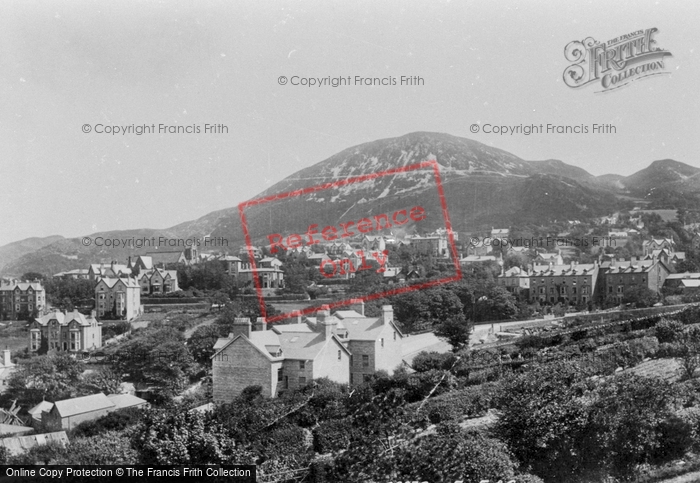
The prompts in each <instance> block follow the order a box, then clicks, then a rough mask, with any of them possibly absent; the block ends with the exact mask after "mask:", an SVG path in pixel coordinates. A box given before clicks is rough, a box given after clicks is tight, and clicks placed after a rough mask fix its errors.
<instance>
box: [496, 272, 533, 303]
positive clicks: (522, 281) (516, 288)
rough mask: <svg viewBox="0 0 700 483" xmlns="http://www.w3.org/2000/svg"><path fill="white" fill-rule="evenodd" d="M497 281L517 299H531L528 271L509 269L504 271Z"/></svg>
mask: <svg viewBox="0 0 700 483" xmlns="http://www.w3.org/2000/svg"><path fill="white" fill-rule="evenodd" d="M496 281H497V283H498V285H500V286H502V287H505V289H506V290H508V291H509V292H510V293H512V294H513V295H515V296H516V297H521V296H522V297H525V298H526V299H527V298H529V292H530V274H529V272H528V271H527V270H524V269H522V268H520V267H512V268H509V269H508V270H504V271H502V272H501V274H500V275H499V276H498V278H497V279H496Z"/></svg>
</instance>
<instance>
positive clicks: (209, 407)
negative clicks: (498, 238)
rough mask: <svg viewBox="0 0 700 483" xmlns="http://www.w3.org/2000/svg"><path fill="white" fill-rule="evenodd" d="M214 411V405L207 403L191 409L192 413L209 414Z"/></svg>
mask: <svg viewBox="0 0 700 483" xmlns="http://www.w3.org/2000/svg"><path fill="white" fill-rule="evenodd" d="M213 410H214V403H206V404H202V405H201V406H197V407H196V408H192V409H190V412H191V413H208V412H210V411H213Z"/></svg>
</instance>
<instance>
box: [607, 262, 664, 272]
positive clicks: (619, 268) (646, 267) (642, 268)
mask: <svg viewBox="0 0 700 483" xmlns="http://www.w3.org/2000/svg"><path fill="white" fill-rule="evenodd" d="M655 264H656V262H655V261H654V260H643V261H638V262H624V264H623V263H620V264H619V265H614V266H611V267H610V268H608V272H607V274H608V275H621V274H625V273H647V272H648V271H650V270H651V269H652V268H653V267H654V265H655Z"/></svg>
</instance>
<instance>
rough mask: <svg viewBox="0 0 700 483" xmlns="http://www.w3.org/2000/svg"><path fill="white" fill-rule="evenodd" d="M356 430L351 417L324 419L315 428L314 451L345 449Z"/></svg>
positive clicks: (323, 452) (328, 451) (325, 451)
mask: <svg viewBox="0 0 700 483" xmlns="http://www.w3.org/2000/svg"><path fill="white" fill-rule="evenodd" d="M353 431H355V429H354V428H353V426H352V424H351V422H350V420H349V419H335V420H330V421H324V422H323V423H321V424H320V425H319V426H318V427H317V428H315V429H314V431H313V435H314V451H316V452H317V453H320V454H325V453H332V452H336V451H341V450H344V449H346V448H347V447H348V445H349V444H350V438H351V434H352V432H353Z"/></svg>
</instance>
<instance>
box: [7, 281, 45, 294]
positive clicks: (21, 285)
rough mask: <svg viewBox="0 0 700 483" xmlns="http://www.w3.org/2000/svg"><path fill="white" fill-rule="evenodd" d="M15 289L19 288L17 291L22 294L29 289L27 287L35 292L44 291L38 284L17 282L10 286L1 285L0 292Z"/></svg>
mask: <svg viewBox="0 0 700 483" xmlns="http://www.w3.org/2000/svg"><path fill="white" fill-rule="evenodd" d="M17 287H19V289H20V290H21V291H23V292H26V291H27V290H28V289H29V287H31V288H32V289H33V290H35V291H39V290H44V287H43V286H42V285H41V283H39V282H19V283H13V284H10V285H3V286H2V287H0V290H4V291H12V290H14V289H15V288H17Z"/></svg>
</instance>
